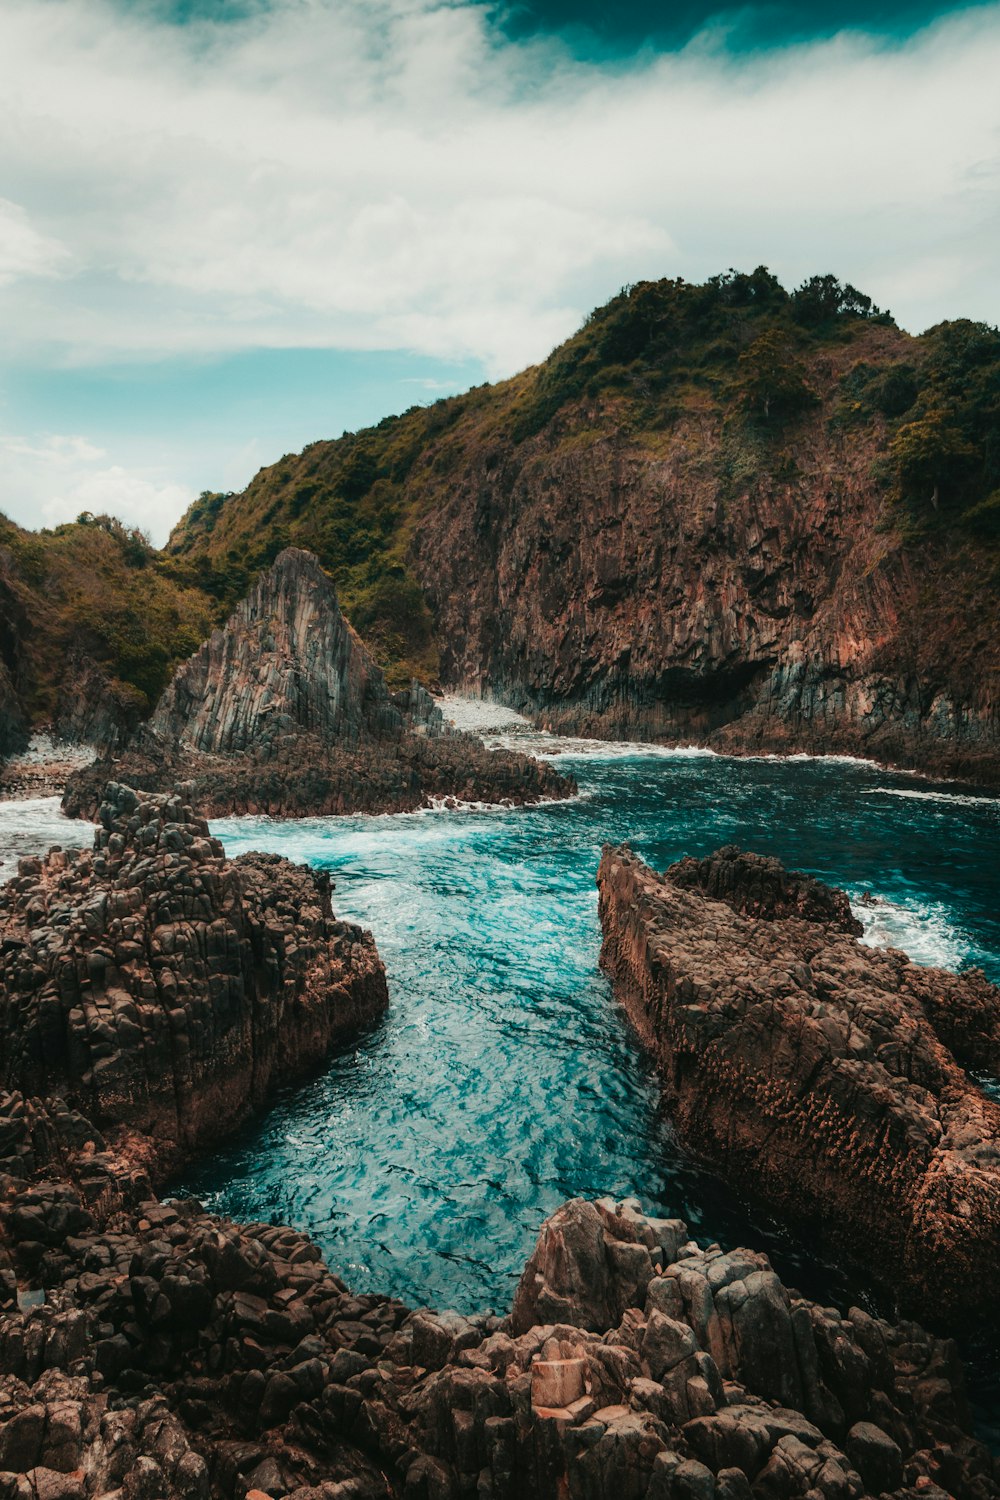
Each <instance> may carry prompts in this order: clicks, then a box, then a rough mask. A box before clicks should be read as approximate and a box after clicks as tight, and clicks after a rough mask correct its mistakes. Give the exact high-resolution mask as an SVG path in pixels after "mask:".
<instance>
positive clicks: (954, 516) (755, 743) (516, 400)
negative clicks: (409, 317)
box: [168, 271, 1000, 782]
mask: <svg viewBox="0 0 1000 1500" xmlns="http://www.w3.org/2000/svg"><path fill="white" fill-rule="evenodd" d="M816 282H817V283H819V285H818V286H817V285H816V284H814V283H808V284H807V285H806V287H804V288H801V289H800V290H799V292H797V293H794V294H791V295H789V294H787V293H785V292H784V290H783V289H782V288H781V287H780V286H778V284H777V283H776V282H775V281H774V278H772V277H769V276H768V275H767V273H766V272H763V271H758V272H755V273H753V275H751V276H738V275H735V274H731V275H730V276H726V277H716V278H713V280H712V281H710V282H709V283H707V284H706V285H705V286H701V287H695V286H687V285H685V284H683V283H677V282H658V283H643V284H640V285H639V286H637V287H634V288H631V289H626V291H625V292H623V293H622V294H621V296H619V297H617V298H615V299H613V301H612V302H611V303H609V304H608V305H607V307H605V308H601V309H598V310H597V311H596V312H595V313H594V314H593V315H592V317H591V318H590V319H589V320H588V322H587V324H586V325H585V326H584V328H583V329H581V331H580V333H578V334H577V335H576V336H575V337H574V338H573V339H571V340H570V341H569V342H568V343H567V344H566V345H564V346H562V347H561V348H560V349H558V350H556V351H555V353H554V354H553V355H552V356H551V357H550V358H549V359H548V360H547V361H546V362H545V363H544V364H542V365H541V366H539V367H537V368H536V369H533V370H529V371H526V372H524V374H522V375H520V376H517V377H516V378H515V379H514V380H511V381H508V382H505V383H503V384H500V385H497V386H493V387H481V388H479V389H477V390H475V391H471V392H469V393H468V394H467V395H465V396H461V397H455V398H450V399H449V400H447V401H444V402H439V403H437V404H436V405H435V406H434V407H431V408H429V409H426V410H424V409H420V410H417V409H415V410H412V411H411V412H408V413H406V414H405V415H403V416H402V417H399V418H394V419H388V420H387V421H385V422H383V423H381V424H380V425H379V426H378V427H377V428H373V429H370V430H369V431H366V432H362V433H357V434H351V435H349V436H347V437H345V438H343V439H341V440H339V441H338V442H334V443H315V444H313V445H311V446H310V447H309V448H307V449H306V450H304V452H303V453H302V454H301V455H299V456H287V457H286V458H284V459H282V460H281V462H280V463H279V464H277V465H275V466H273V467H272V468H271V469H267V470H263V471H262V472H261V473H260V474H259V475H258V476H257V478H256V479H255V480H254V481H253V483H252V484H251V485H250V486H249V487H248V489H247V490H246V492H245V493H243V494H241V495H232V496H221V495H219V496H206V497H203V498H202V500H201V501H199V502H198V504H197V505H196V506H195V507H193V508H192V510H191V512H190V513H189V515H188V516H187V517H186V518H185V520H184V521H183V522H182V523H181V524H180V525H179V526H178V527H177V529H176V530H175V532H174V535H173V537H172V538H171V541H170V543H169V547H168V552H169V555H170V556H171V557H172V558H174V559H175V560H176V564H177V566H178V567H179V568H181V567H184V566H186V567H188V568H189V569H192V570H193V569H194V568H197V569H199V570H200V574H199V576H201V577H202V578H203V579H206V580H210V579H213V578H214V579H215V580H216V582H215V583H214V584H211V586H212V587H216V588H223V587H225V586H226V585H225V579H226V578H230V577H234V576H235V575H236V574H238V573H240V572H241V571H242V573H243V575H244V576H245V577H247V578H250V577H252V576H254V574H255V573H256V571H257V569H258V568H259V567H260V566H262V565H266V563H267V562H269V561H270V559H271V558H272V557H273V556H274V555H275V551H276V550H277V549H278V548H279V547H281V546H284V545H287V544H288V543H289V542H293V543H296V544H299V545H304V546H309V547H310V548H312V549H313V550H314V551H315V552H316V553H317V555H318V556H319V558H320V560H321V562H322V563H323V564H324V566H326V567H327V568H329V569H330V571H331V572H332V574H333V576H334V578H335V580H336V581H337V584H338V587H339V589H340V591H341V595H342V597H343V598H344V600H345V606H346V608H347V611H348V614H349V615H350V617H351V619H352V621H353V622H354V623H355V624H356V625H357V626H358V628H359V629H361V631H362V633H363V634H364V635H365V637H366V639H370V640H372V641H373V642H374V643H377V645H378V649H379V650H380V651H381V652H382V653H383V655H384V658H385V659H387V660H389V661H391V662H393V663H396V664H405V665H406V666H407V667H408V668H409V667H411V666H412V667H415V668H416V669H417V670H418V671H421V672H429V673H431V674H434V673H439V674H440V677H441V680H442V681H444V682H446V683H448V684H451V685H454V686H459V687H465V688H469V689H472V690H474V691H479V690H482V691H484V692H489V693H492V694H495V695H496V696H498V697H500V698H502V699H504V700H505V701H508V702H510V703H512V704H513V705H514V706H516V707H519V708H522V709H526V710H528V711H530V712H532V713H534V714H536V715H537V716H538V717H539V718H540V720H541V721H542V722H544V723H545V724H547V725H549V726H550V727H553V728H555V729H557V730H567V731H584V732H588V733H593V734H602V735H610V736H624V737H633V738H652V739H664V740H698V741H705V742H707V743H710V744H713V745H716V746H718V747H719V748H723V749H732V750H737V751H741V750H742V751H757V750H789V749H795V748H799V749H808V750H813V751H839V752H848V753H852V754H865V755H871V756H875V757H877V758H880V759H884V760H889V761H892V762H896V763H899V764H901V765H906V766H916V767H919V768H922V769H926V770H930V771H937V772H942V773H947V774H953V775H962V776H965V777H969V778H979V779H981V780H983V781H990V782H997V781H998V780H1000V697H998V686H997V685H998V682H1000V654H998V653H1000V644H998V643H1000V630H998V628H997V627H998V623H1000V622H998V618H997V608H998V602H997V601H998V597H1000V596H998V591H997V588H996V577H997V567H998V565H1000V552H998V542H1000V520H998V518H1000V508H998V501H997V496H998V495H1000V461H998V460H997V459H996V456H995V444H993V443H992V440H991V438H990V432H991V431H994V430H995V424H996V420H997V416H998V412H1000V334H998V333H997V331H996V330H995V329H989V328H986V327H985V326H984V325H978V324H972V323H961V322H959V323H953V324H942V325H940V327H938V328H936V329H932V330H930V331H929V332H928V333H927V334H925V335H923V336H921V337H920V338H911V337H910V336H909V335H907V334H905V333H903V332H902V331H900V330H899V329H898V328H896V327H895V326H894V325H893V324H892V322H891V319H889V318H888V317H887V316H886V315H884V314H879V313H878V312H877V310H875V309H872V308H871V306H870V304H867V305H866V299H864V298H861V297H859V295H858V294H856V293H854V292H853V289H851V288H842V287H839V285H838V284H837V283H835V282H832V278H817V279H816ZM831 283H832V285H831ZM192 576H194V575H193V572H192Z"/></svg>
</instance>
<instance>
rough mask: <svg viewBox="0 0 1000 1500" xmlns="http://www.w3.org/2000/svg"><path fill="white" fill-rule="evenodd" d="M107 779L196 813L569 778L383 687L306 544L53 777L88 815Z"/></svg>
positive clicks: (409, 799)
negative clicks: (62, 774) (67, 770)
mask: <svg viewBox="0 0 1000 1500" xmlns="http://www.w3.org/2000/svg"><path fill="white" fill-rule="evenodd" d="M109 780H116V781H120V782H121V781H123V782H127V783H128V784H129V785H131V786H134V787H135V788H137V789H139V790H142V791H145V792H162V793H173V794H174V795H176V796H179V797H181V799H182V800H183V801H185V802H188V803H190V804H192V805H193V806H195V807H197V808H198V810H199V811H200V812H201V813H202V814H203V815H204V816H206V817H218V816H225V815H227V814H231V813H257V814H259V813H267V814H270V815H272V816H275V817H295V816H302V815H303V814H306V813H309V814H313V815H318V814H340V813H348V812H397V811H398V812H403V811H408V810H411V809H413V808H417V807H424V806H428V805H431V804H433V803H434V802H435V801H436V800H441V799H448V798H452V799H457V800H458V801H485V802H497V803H506V804H510V805H513V804H519V803H526V802H537V801H539V800H540V799H542V798H546V799H547V798H553V797H565V796H568V795H570V794H571V793H572V792H573V791H574V790H575V783H574V782H573V781H572V778H570V777H566V776H563V775H561V774H560V773H559V772H558V771H556V770H555V768H554V767H552V766H550V765H547V764H544V763H542V762H540V761H538V760H534V759H532V758H531V757H529V756H525V755H519V754H516V753H513V752H510V751H491V750H487V749H486V747H485V746H484V745H483V743H482V741H481V740H480V739H478V738H477V737H475V736H473V735H468V734H460V733H457V732H455V731H452V730H450V728H449V726H446V725H445V723H444V720H443V717H442V714H441V711H440V709H439V708H437V706H436V705H435V704H434V702H433V700H432V699H431V698H430V695H429V694H428V693H427V692H426V691H425V690H424V689H422V688H421V687H420V686H419V685H418V684H413V686H412V687H411V688H410V689H408V690H404V691H403V692H400V693H390V692H389V690H388V688H387V686H386V683H385V679H384V677H383V675H382V672H381V671H380V670H379V668H378V666H377V665H376V663H375V662H374V660H373V659H372V657H371V656H370V655H369V653H368V652H367V651H366V649H365V647H364V646H363V644H362V643H361V641H360V640H359V638H358V636H357V635H356V634H355V632H354V631H353V630H352V629H351V627H350V625H349V624H348V623H347V621H346V620H345V619H344V616H343V614H342V613H341V611H340V606H339V603H338V601H337V594H336V590H335V589H334V586H333V583H332V582H331V580H330V579H329V577H328V576H327V574H326V573H324V571H323V569H322V568H321V567H320V565H319V562H318V560H317V558H316V557H315V556H314V554H313V553H311V552H307V551H304V550H303V549H302V548H297V547H289V548H286V549H285V550H284V551H283V552H281V553H280V554H279V555H278V557H277V558H276V559H275V561H274V563H273V564H272V566H271V567H270V568H268V569H266V570H265V571H264V572H263V573H261V574H260V576H259V577H258V579H257V581H256V582H255V583H254V585H253V587H252V589H251V590H250V593H249V594H248V596H247V597H246V598H245V599H244V600H243V601H242V602H241V603H240V604H239V605H238V606H237V608H236V610H235V611H234V613H233V614H232V616H231V617H230V619H229V620H228V621H227V623H226V625H225V627H224V628H222V629H219V630H216V631H214V632H213V634H212V635H211V637H210V638H209V639H208V640H207V641H205V642H204V643H203V645H202V646H201V648H200V649H199V650H198V651H197V652H196V653H195V654H194V655H193V656H192V657H191V658H190V659H189V660H188V661H186V662H184V663H182V664H181V666H180V667H179V668H178V669H177V671H176V673H175V675H174V677H173V679H172V681H171V682H170V683H169V684H168V686H167V688H166V689H165V691H164V693H163V695H162V697H161V698H160V701H159V702H158V704H157V705H156V708H155V710H154V712H153V715H152V717H151V718H150V720H149V722H148V723H147V724H143V725H140V726H138V727H137V728H136V729H135V730H134V731H133V732H132V733H131V734H129V735H127V736H122V735H116V736H114V737H110V738H109V737H108V736H105V753H104V754H103V755H102V756H101V758H99V759H98V760H96V761H95V762H94V763H93V764H91V765H86V766H84V767H81V768H80V769H79V770H77V771H75V772H74V773H73V774H72V775H71V776H70V777H69V778H68V781H67V785H66V791H65V795H64V798H63V807H64V810H65V811H66V812H67V813H69V814H70V815H71V816H74V817H81V816H82V817H91V816H94V814H95V813H96V810H97V808H98V807H99V804H100V800H101V796H102V794H103V789H104V786H105V784H106V783H107V782H108V781H109Z"/></svg>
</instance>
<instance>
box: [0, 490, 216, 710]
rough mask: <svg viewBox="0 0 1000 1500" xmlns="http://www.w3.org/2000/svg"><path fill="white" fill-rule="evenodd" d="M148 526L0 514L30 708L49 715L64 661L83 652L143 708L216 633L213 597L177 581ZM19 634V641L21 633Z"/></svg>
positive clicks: (12, 626) (5, 578)
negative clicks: (146, 532)
mask: <svg viewBox="0 0 1000 1500" xmlns="http://www.w3.org/2000/svg"><path fill="white" fill-rule="evenodd" d="M171 571H172V570H171V569H170V566H169V564H167V563H165V562H164V560H163V558H162V557H161V555H160V554H159V553H158V552H156V551H155V550H154V549H153V547H151V546H150V544H149V541H148V539H147V538H146V537H145V536H143V535H142V533H141V532H138V531H135V530H132V529H130V528H128V527H125V526H123V525H122V524H121V522H120V521H117V520H115V519H113V518H112V517H110V516H92V515H90V514H89V513H86V514H84V515H83V516H81V517H80V518H79V520H78V521H75V522H72V523H70V524H67V525H64V526H57V527H55V528H54V529H53V530H46V531H24V530H22V528H21V527H19V526H15V525H14V523H13V522H12V521H9V520H8V519H7V518H6V517H5V516H0V584H2V598H0V606H2V607H0V613H8V614H10V615H11V616H12V618H11V620H10V622H9V625H8V633H9V638H10V645H11V655H12V657H13V656H14V655H15V647H16V660H12V661H11V662H10V663H8V665H9V666H10V667H11V668H12V674H11V675H12V676H13V677H14V680H15V683H16V685H17V687H18V689H19V696H20V697H21V700H22V702H23V703H24V706H25V707H26V708H27V710H28V713H29V715H30V717H31V718H33V719H35V720H36V721H37V720H40V719H42V720H44V719H49V718H51V717H52V716H53V714H54V713H55V711H56V707H57V700H58V695H59V688H60V684H61V683H62V681H63V678H64V674H65V673H66V670H67V665H68V663H70V662H71V661H73V660H74V659H75V658H77V657H78V656H79V655H85V656H88V657H90V658H91V659H92V660H94V661H96V662H97V663H98V664H99V665H100V666H102V667H104V668H105V670H106V671H107V673H108V675H109V676H110V677H111V678H112V680H113V687H114V688H115V690H116V691H118V692H120V693H122V694H123V695H124V696H125V697H131V698H132V700H133V701H134V703H135V705H136V707H137V708H138V709H139V711H140V712H146V711H148V709H149V708H150V707H151V706H152V705H153V703H155V701H156V699H157V698H158V697H159V695H160V693H161V692H162V690H163V688H164V686H165V685H166V682H167V681H168V679H169V676H170V674H171V673H172V671H173V669H174V667H175V666H176V665H177V663H178V662H179V661H181V660H183V658H184V657H185V656H189V655H190V654H191V652H192V651H194V650H195V649H196V648H197V647H198V645H199V644H200V643H201V641H202V640H203V639H204V638H205V636H206V635H207V634H208V633H209V631H210V630H211V628H212V623H213V613H214V611H215V609H216V608H217V604H216V601H215V600H214V599H213V598H211V597H209V596H208V595H206V594H205V593H203V592H201V591H199V590H197V589H193V588H189V587H185V586H183V585H182V584H179V583H178V582H177V581H176V580H175V579H174V578H173V577H172V576H171ZM15 635H16V643H15V639H14V638H15Z"/></svg>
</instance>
